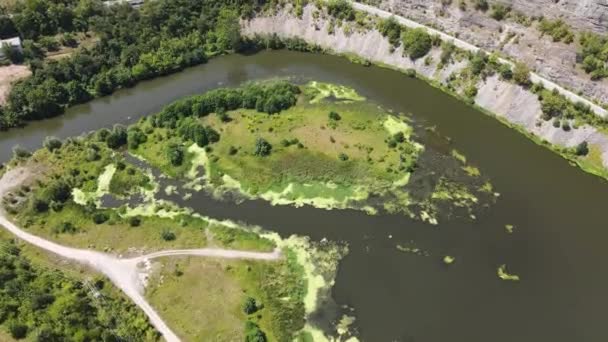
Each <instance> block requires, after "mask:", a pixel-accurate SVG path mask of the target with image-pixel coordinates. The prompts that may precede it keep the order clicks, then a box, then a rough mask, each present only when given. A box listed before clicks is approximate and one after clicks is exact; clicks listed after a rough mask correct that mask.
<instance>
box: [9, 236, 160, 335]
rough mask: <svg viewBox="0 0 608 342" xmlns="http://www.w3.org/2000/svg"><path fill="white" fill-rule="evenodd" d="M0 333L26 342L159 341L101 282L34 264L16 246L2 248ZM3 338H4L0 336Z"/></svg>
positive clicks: (129, 306)
mask: <svg viewBox="0 0 608 342" xmlns="http://www.w3.org/2000/svg"><path fill="white" fill-rule="evenodd" d="M0 244H1V246H0V248H2V250H3V251H4V252H3V253H0V268H1V269H2V270H3V271H2V274H3V281H2V282H0V302H1V303H2V305H1V307H2V308H3V309H2V317H1V320H0V321H1V323H0V329H2V330H4V332H5V333H6V334H7V335H10V336H11V338H14V339H15V340H24V339H25V340H28V341H111V340H136V341H159V340H160V336H159V334H158V333H157V332H156V330H155V329H154V328H153V327H152V326H151V325H150V324H149V323H148V320H147V318H146V317H145V316H144V314H143V313H142V312H141V311H139V310H138V309H137V308H136V307H135V305H133V304H132V303H130V302H128V301H127V300H126V299H125V298H123V297H122V296H120V295H119V294H117V293H116V291H115V290H114V289H113V288H112V286H111V285H108V284H106V283H105V281H104V280H103V279H101V278H98V279H96V280H93V281H82V280H80V279H77V278H75V277H73V276H71V275H67V274H65V273H64V272H62V271H60V270H57V269H55V268H49V267H45V266H41V265H38V264H35V263H33V262H32V260H30V258H29V257H28V256H26V255H24V253H22V250H21V248H19V247H18V246H17V245H16V244H15V243H14V242H10V241H8V240H6V239H3V240H2V242H0ZM0 336H2V334H0Z"/></svg>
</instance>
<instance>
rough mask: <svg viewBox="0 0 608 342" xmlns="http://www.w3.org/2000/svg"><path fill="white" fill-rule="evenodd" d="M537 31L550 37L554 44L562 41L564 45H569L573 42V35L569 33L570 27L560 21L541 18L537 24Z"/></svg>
mask: <svg viewBox="0 0 608 342" xmlns="http://www.w3.org/2000/svg"><path fill="white" fill-rule="evenodd" d="M538 30H539V31H540V32H542V33H543V34H548V35H550V36H551V37H552V38H553V41H554V42H559V41H562V40H563V41H564V43H566V44H570V43H572V42H573V41H574V34H572V32H571V31H570V27H569V26H568V24H566V23H565V22H564V21H563V20H561V19H558V20H555V21H551V20H548V19H545V18H542V19H541V20H540V22H539V23H538Z"/></svg>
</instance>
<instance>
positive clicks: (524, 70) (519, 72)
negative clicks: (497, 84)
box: [513, 62, 530, 87]
mask: <svg viewBox="0 0 608 342" xmlns="http://www.w3.org/2000/svg"><path fill="white" fill-rule="evenodd" d="M513 80H514V81H515V82H516V83H517V84H519V85H521V86H524V87H525V86H529V85H530V69H529V68H528V66H527V65H526V64H524V63H521V62H518V63H515V68H514V69H513Z"/></svg>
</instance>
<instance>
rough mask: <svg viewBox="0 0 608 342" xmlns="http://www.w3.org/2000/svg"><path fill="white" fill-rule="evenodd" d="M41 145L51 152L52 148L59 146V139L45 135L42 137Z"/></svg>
mask: <svg viewBox="0 0 608 342" xmlns="http://www.w3.org/2000/svg"><path fill="white" fill-rule="evenodd" d="M43 146H44V147H45V148H46V149H47V150H49V151H51V152H53V151H54V150H57V149H59V148H61V140H59V138H56V137H46V138H45V139H44V143H43Z"/></svg>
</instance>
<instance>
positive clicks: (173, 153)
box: [166, 143, 184, 166]
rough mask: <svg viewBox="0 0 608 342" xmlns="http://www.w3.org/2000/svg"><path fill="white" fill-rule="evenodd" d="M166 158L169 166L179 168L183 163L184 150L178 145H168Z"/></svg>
mask: <svg viewBox="0 0 608 342" xmlns="http://www.w3.org/2000/svg"><path fill="white" fill-rule="evenodd" d="M166 153H167V158H168V159H169V162H171V165H173V166H180V165H182V163H183V162H184V148H183V147H182V146H181V145H178V144H175V143H174V144H170V145H169V146H167V152H166Z"/></svg>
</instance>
